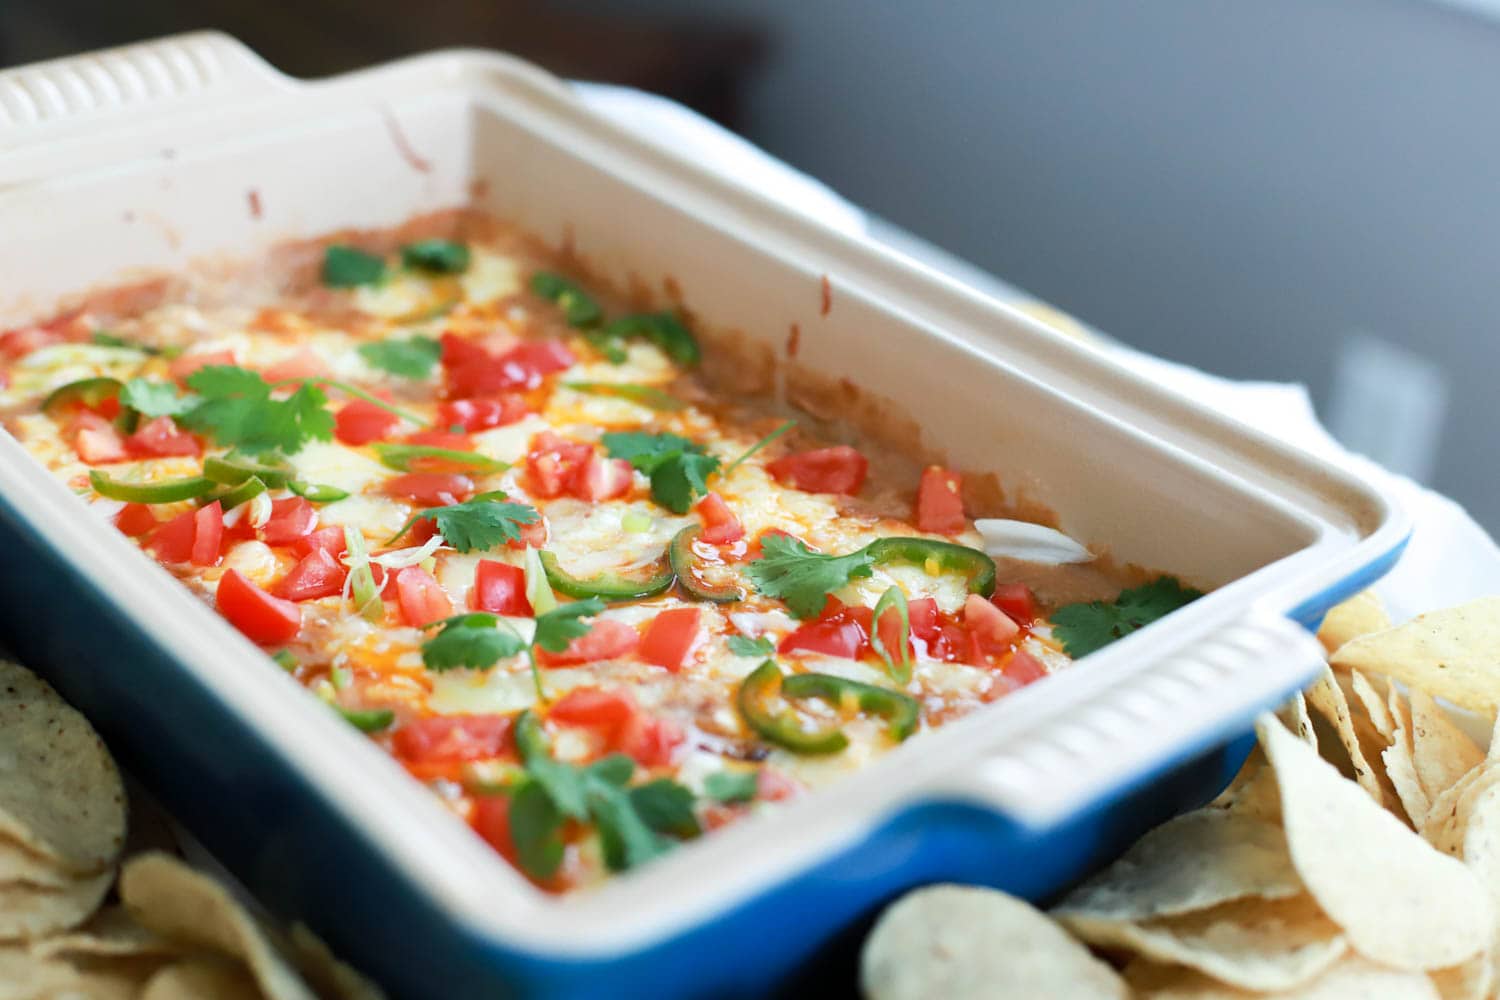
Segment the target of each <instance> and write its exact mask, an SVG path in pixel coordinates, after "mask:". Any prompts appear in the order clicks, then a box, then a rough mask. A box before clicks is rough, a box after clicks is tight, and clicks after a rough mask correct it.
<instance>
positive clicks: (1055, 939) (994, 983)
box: [860, 885, 1127, 1000]
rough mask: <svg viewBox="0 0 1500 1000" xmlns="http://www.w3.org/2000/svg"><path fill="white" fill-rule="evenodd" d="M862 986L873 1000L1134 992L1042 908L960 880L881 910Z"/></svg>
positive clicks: (863, 963)
mask: <svg viewBox="0 0 1500 1000" xmlns="http://www.w3.org/2000/svg"><path fill="white" fill-rule="evenodd" d="M1000 942H1004V946H1003V947H997V944H999V943H1000ZM860 985H861V988H862V990H863V992H864V995H865V997H866V998H867V1000H908V998H911V1000H928V998H931V997H943V998H944V1000H979V998H988V997H1069V998H1076V1000H1092V998H1095V997H1108V998H1112V1000H1124V998H1125V997H1126V996H1127V993H1126V989H1125V984H1124V982H1123V981H1122V980H1121V979H1120V977H1119V976H1118V975H1117V974H1116V973H1115V971H1114V970H1113V969H1111V968H1110V967H1109V966H1108V965H1106V964H1104V963H1103V962H1101V961H1099V960H1098V959H1097V958H1095V957H1094V956H1093V955H1090V954H1089V952H1088V949H1087V948H1085V947H1084V946H1083V945H1081V944H1079V943H1078V942H1077V941H1075V940H1073V939H1072V938H1070V937H1068V935H1067V934H1066V933H1065V932H1064V931H1063V930H1062V928H1061V927H1059V926H1058V925H1057V924H1055V923H1053V922H1052V921H1051V920H1048V919H1047V918H1046V916H1045V915H1043V914H1042V913H1040V912H1038V911H1037V910H1035V909H1033V908H1032V907H1031V906H1029V905H1028V904H1026V903H1025V902H1022V901H1021V900H1019V899H1015V898H1014V897H1011V896H1007V895H1005V894H1004V893H1001V892H995V891H993V890H990V889H975V888H971V887H967V886H958V885H938V886H931V887H929V888H926V889H918V890H917V891H916V892H912V893H908V894H907V895H906V896H904V897H903V898H902V899H901V900H900V901H899V902H897V903H896V904H895V905H894V906H892V907H891V908H890V909H888V910H886V911H885V913H884V914H882V915H881V917H880V921H879V922H878V923H877V924H876V925H875V930H874V931H873V932H872V933H871V934H870V936H869V938H868V939H866V941H865V946H864V952H863V954H862V955H861V958H860Z"/></svg>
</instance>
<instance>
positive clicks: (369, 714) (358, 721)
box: [335, 706, 396, 733]
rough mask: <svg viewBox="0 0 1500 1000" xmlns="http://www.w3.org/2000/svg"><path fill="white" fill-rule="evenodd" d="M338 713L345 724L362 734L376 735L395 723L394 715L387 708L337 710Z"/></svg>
mask: <svg viewBox="0 0 1500 1000" xmlns="http://www.w3.org/2000/svg"><path fill="white" fill-rule="evenodd" d="M335 707H336V706H335ZM338 713H339V714H340V715H342V716H343V717H344V721H345V722H347V723H349V725H351V726H353V727H354V728H355V729H358V730H359V731H360V732H362V733H378V732H380V731H381V730H382V729H386V728H388V727H389V726H390V724H391V723H393V722H395V721H396V713H395V712H392V711H391V710H390V709H388V708H371V709H366V710H364V711H360V710H358V709H353V708H339V709H338Z"/></svg>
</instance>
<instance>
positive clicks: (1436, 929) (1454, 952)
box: [1256, 715, 1495, 971]
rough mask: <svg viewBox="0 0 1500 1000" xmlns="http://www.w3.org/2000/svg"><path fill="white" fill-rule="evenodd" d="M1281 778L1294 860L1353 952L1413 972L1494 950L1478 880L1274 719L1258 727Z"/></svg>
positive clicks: (1279, 784)
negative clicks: (1379, 804)
mask: <svg viewBox="0 0 1500 1000" xmlns="http://www.w3.org/2000/svg"><path fill="white" fill-rule="evenodd" d="M1256 731H1257V732H1258V733H1259V734H1260V742H1261V746H1262V748H1264V750H1265V752H1266V757H1267V759H1268V760H1269V761H1270V762H1271V766H1272V767H1273V768H1274V769H1275V772H1276V783H1277V787H1278V788H1279V789H1280V791H1281V813H1282V821H1283V825H1284V827H1285V829H1286V836H1287V847H1288V849H1289V851H1290V852H1291V857H1292V864H1293V866H1294V867H1295V868H1296V869H1297V874H1298V875H1300V876H1301V877H1302V881H1303V883H1304V884H1306V886H1307V888H1308V891H1309V892H1310V893H1311V894H1312V895H1313V897H1314V898H1315V899H1316V900H1317V902H1318V905H1319V906H1320V907H1322V909H1323V912H1324V913H1326V914H1327V915H1328V916H1329V918H1331V919H1332V920H1333V921H1334V923H1336V924H1338V925H1339V926H1340V927H1341V928H1343V930H1344V933H1345V934H1346V935H1347V936H1348V938H1349V944H1350V946H1351V947H1353V948H1354V950H1356V951H1358V952H1359V953H1360V954H1362V955H1364V956H1365V957H1366V958H1369V959H1371V960H1378V961H1379V962H1381V963H1382V964H1384V965H1389V966H1392V967H1394V968H1398V969H1405V970H1408V971H1425V970H1427V969H1443V968H1448V967H1449V966H1454V965H1459V964H1461V963H1463V962H1466V961H1468V960H1469V959H1470V958H1472V957H1474V956H1475V955H1477V954H1479V953H1480V952H1482V951H1484V950H1485V949H1486V948H1488V947H1489V944H1490V942H1491V940H1492V939H1493V937H1494V928H1495V917H1494V914H1493V912H1492V910H1491V906H1490V901H1489V899H1488V897H1487V895H1486V894H1485V892H1484V891H1483V889H1482V888H1481V887H1480V886H1479V884H1478V882H1477V880H1476V879H1475V878H1474V876H1473V874H1472V873H1471V872H1470V871H1469V870H1468V869H1466V868H1465V867H1464V866H1463V865H1462V864H1461V863H1460V862H1458V861H1456V860H1455V859H1453V858H1451V857H1447V856H1445V855H1443V854H1441V853H1439V852H1438V851H1435V850H1433V849H1432V847H1431V846H1430V845H1429V844H1428V843H1427V842H1426V841H1424V840H1423V839H1422V838H1421V837H1419V836H1417V835H1416V834H1415V833H1413V832H1412V831H1411V830H1408V829H1407V828H1406V827H1405V826H1404V825H1403V824H1402V823H1401V821H1400V820H1398V819H1396V817H1394V816H1392V815H1391V814H1390V813H1388V812H1386V811H1385V810H1384V809H1381V808H1380V807H1379V806H1378V805H1376V804H1375V803H1374V802H1372V801H1370V798H1369V796H1367V795H1365V793H1364V792H1362V791H1361V790H1360V789H1359V788H1358V786H1356V785H1353V784H1351V783H1350V782H1347V781H1345V780H1344V779H1343V778H1342V777H1340V776H1339V773H1338V772H1337V771H1336V770H1334V769H1333V767H1332V766H1330V765H1329V764H1328V763H1326V762H1325V761H1323V760H1321V759H1320V758H1319V757H1318V756H1317V754H1315V753H1313V752H1312V751H1311V750H1310V749H1309V748H1308V747H1307V745H1306V744H1304V743H1302V742H1300V741H1299V740H1297V739H1296V737H1294V736H1292V735H1291V734H1290V733H1288V732H1287V731H1286V729H1285V727H1283V726H1282V725H1281V723H1279V722H1277V721H1276V719H1275V718H1274V717H1273V716H1270V715H1262V716H1261V717H1260V719H1259V720H1257V722H1256Z"/></svg>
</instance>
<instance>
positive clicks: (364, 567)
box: [344, 524, 385, 622]
mask: <svg viewBox="0 0 1500 1000" xmlns="http://www.w3.org/2000/svg"><path fill="white" fill-rule="evenodd" d="M344 548H345V549H346V550H347V551H346V552H345V553H344V564H345V565H346V566H348V567H349V592H350V594H351V595H353V598H354V610H355V612H356V613H358V614H359V615H361V616H362V617H363V618H364V619H365V620H366V621H370V622H379V621H380V620H381V619H383V618H384V617H385V604H384V603H383V602H382V601H381V600H380V591H379V590H377V589H376V588H375V573H374V572H373V571H372V570H371V569H370V551H369V549H367V548H365V536H364V535H362V534H360V533H359V531H358V529H356V528H353V527H351V526H350V525H347V524H346V525H344Z"/></svg>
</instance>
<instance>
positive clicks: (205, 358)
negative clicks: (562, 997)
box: [167, 351, 237, 382]
mask: <svg viewBox="0 0 1500 1000" xmlns="http://www.w3.org/2000/svg"><path fill="white" fill-rule="evenodd" d="M233 364H237V362H236V361H235V360H234V352H233V351H208V352H205V353H203V354H181V355H178V356H177V357H175V358H173V359H172V363H171V365H169V366H168V367H167V374H168V375H171V376H172V377H173V378H174V379H176V380H177V381H179V382H186V381H187V380H188V376H189V375H191V374H193V373H194V372H196V371H197V370H198V369H200V368H207V367H209V366H210V365H233Z"/></svg>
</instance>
